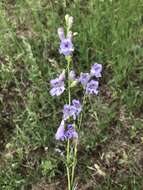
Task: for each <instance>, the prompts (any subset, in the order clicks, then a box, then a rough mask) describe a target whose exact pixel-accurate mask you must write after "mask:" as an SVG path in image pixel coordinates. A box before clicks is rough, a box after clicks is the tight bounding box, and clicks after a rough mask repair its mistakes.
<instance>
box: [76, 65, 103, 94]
mask: <svg viewBox="0 0 143 190" xmlns="http://www.w3.org/2000/svg"><path fill="white" fill-rule="evenodd" d="M101 72H102V65H101V64H98V63H94V64H93V65H92V67H91V70H90V73H81V74H80V77H79V82H80V83H81V84H82V86H83V88H84V89H85V93H86V94H95V95H97V94H98V87H99V82H98V81H97V80H95V79H93V78H95V77H96V78H97V79H98V78H99V77H101Z"/></svg>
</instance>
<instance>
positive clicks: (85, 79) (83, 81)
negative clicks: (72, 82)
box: [79, 73, 90, 88]
mask: <svg viewBox="0 0 143 190" xmlns="http://www.w3.org/2000/svg"><path fill="white" fill-rule="evenodd" d="M89 80H90V74H89V73H80V77H79V82H80V83H81V84H82V85H83V87H84V88H85V87H86V84H87V83H88V81H89Z"/></svg>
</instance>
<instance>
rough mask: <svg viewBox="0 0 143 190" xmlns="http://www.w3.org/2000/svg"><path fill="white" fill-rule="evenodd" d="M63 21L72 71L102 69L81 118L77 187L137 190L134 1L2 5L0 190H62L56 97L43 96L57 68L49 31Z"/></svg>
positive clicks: (142, 37)
mask: <svg viewBox="0 0 143 190" xmlns="http://www.w3.org/2000/svg"><path fill="white" fill-rule="evenodd" d="M67 13H68V14H70V15H72V16H73V17H74V20H75V21H74V26H73V28H74V31H76V32H78V35H77V36H76V37H75V38H74V45H75V52H74V67H75V69H76V71H77V72H80V71H83V72H85V71H88V70H89V68H90V67H91V64H93V63H94V62H98V63H102V64H103V68H104V69H103V78H102V81H101V91H100V96H98V97H95V98H94V99H92V100H91V101H89V102H87V105H86V109H85V112H84V121H83V125H82V132H81V134H80V144H79V152H78V158H79V161H78V166H77V171H76V176H77V180H78V182H79V187H78V188H79V189H81V190H89V189H91V190H94V189H96V190H107V189H108V190H116V189H117V190H142V189H143V14H142V13H143V1H142V0H88V1H87V0H59V1H58V0H1V2H0V189H1V190H42V189H45V190H55V189H57V190H58V189H59V190H63V189H66V176H65V173H66V172H65V168H64V167H63V164H62V155H61V156H59V154H62V152H59V150H60V151H62V150H64V148H63V146H64V145H63V144H60V143H57V142H55V139H54V134H55V131H56V129H57V127H58V125H59V122H60V119H61V108H62V105H63V104H64V99H65V97H60V98H58V99H56V98H53V97H51V96H50V94H49V80H50V79H51V78H54V77H55V76H56V74H57V71H59V69H60V68H61V67H63V66H64V65H65V63H64V59H63V58H62V57H61V56H59V52H58V47H59V39H58V35H57V28H58V27H59V26H61V25H63V22H64V16H65V14H67ZM75 95H76V96H79V98H80V91H79V92H74V94H73V96H75Z"/></svg>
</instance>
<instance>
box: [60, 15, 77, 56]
mask: <svg viewBox="0 0 143 190" xmlns="http://www.w3.org/2000/svg"><path fill="white" fill-rule="evenodd" d="M72 24H73V17H71V16H69V15H67V16H66V25H67V29H68V33H67V35H66V37H65V33H64V29H63V28H59V29H58V35H59V38H60V40H61V43H60V49H59V52H60V54H63V55H65V56H69V55H71V54H72V52H73V51H74V47H73V43H72V32H71V31H70V29H71V27H72Z"/></svg>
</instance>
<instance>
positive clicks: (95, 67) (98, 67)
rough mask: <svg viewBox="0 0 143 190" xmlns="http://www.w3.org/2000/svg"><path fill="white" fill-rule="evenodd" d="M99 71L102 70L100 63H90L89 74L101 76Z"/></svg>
mask: <svg viewBox="0 0 143 190" xmlns="http://www.w3.org/2000/svg"><path fill="white" fill-rule="evenodd" d="M101 72H102V65H101V64H98V63H94V65H92V67H91V70H90V74H91V76H95V77H96V78H99V77H101Z"/></svg>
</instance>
